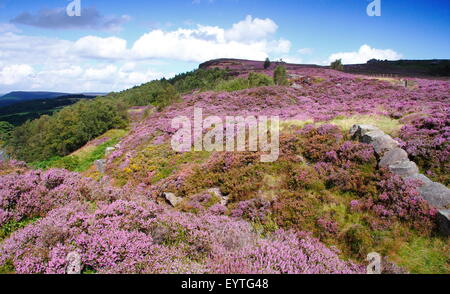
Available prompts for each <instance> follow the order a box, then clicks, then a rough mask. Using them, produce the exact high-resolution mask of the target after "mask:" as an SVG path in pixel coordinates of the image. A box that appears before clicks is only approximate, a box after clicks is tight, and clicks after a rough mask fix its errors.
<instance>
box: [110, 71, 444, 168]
mask: <svg viewBox="0 0 450 294" xmlns="http://www.w3.org/2000/svg"><path fill="white" fill-rule="evenodd" d="M330 72H331V73H332V74H331V73H330ZM290 74H297V75H302V76H307V77H311V78H312V79H313V80H314V78H315V77H323V80H321V81H320V82H314V83H309V84H302V86H301V87H300V88H293V87H275V86H273V87H260V88H254V89H247V90H243V91H237V92H231V93H228V92H220V93H217V92H203V93H194V94H188V95H185V96H183V99H182V101H181V102H180V103H176V104H174V105H172V106H170V107H168V108H167V109H165V110H164V111H163V112H158V113H154V114H151V115H150V116H149V117H148V118H146V119H145V120H144V121H142V122H141V123H140V124H137V125H136V126H135V127H134V128H133V130H132V131H131V132H130V134H129V135H128V136H127V137H126V138H125V139H124V140H123V144H121V148H120V149H119V150H118V151H117V152H114V154H112V155H111V157H110V163H111V162H113V159H114V158H115V159H118V158H126V156H127V155H131V156H134V155H135V153H136V149H138V147H139V146H140V145H142V144H146V143H150V142H153V140H154V139H158V141H162V140H163V138H165V140H168V139H169V138H170V136H171V135H172V134H174V132H175V131H176V130H174V129H172V128H171V127H170V126H171V120H172V119H173V118H174V117H177V116H186V117H189V118H192V117H193V113H194V108H195V107H197V108H203V109H204V116H205V117H206V116H211V115H215V116H219V117H221V118H224V117H225V116H227V115H234V116H236V115H242V116H246V115H255V114H258V115H268V116H272V115H278V116H279V117H280V119H281V120H300V121H305V120H314V121H327V120H331V119H334V118H336V117H345V116H351V115H357V114H374V115H384V116H388V117H393V118H401V117H403V116H406V115H408V114H411V113H415V112H421V113H424V114H428V115H431V116H434V115H435V114H439V113H446V109H448V107H449V105H450V104H449V103H450V102H449V100H448V89H449V84H448V82H445V81H431V80H420V79H416V80H415V83H416V84H417V86H416V87H415V88H414V89H406V88H404V87H401V86H398V85H394V84H391V83H389V82H386V81H378V80H374V79H362V78H357V77H355V76H352V75H348V74H342V73H336V72H334V71H327V70H324V69H309V68H305V69H301V70H300V69H298V70H296V71H292V72H290ZM447 112H448V111H447ZM124 160H125V159H124ZM122 162H123V161H122Z"/></svg>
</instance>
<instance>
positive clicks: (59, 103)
mask: <svg viewBox="0 0 450 294" xmlns="http://www.w3.org/2000/svg"><path fill="white" fill-rule="evenodd" d="M93 98H95V97H94V96H87V95H64V96H58V97H54V98H45V99H33V100H30V101H23V102H17V101H16V102H14V103H13V104H10V105H7V106H0V121H6V122H8V123H10V124H12V125H15V126H19V125H21V124H23V123H25V122H26V121H27V120H33V119H36V118H39V117H41V116H42V115H51V114H52V113H54V112H55V111H58V110H59V109H61V108H63V107H65V106H68V105H72V104H75V103H77V102H78V101H80V100H82V99H93ZM0 103H1V102H0Z"/></svg>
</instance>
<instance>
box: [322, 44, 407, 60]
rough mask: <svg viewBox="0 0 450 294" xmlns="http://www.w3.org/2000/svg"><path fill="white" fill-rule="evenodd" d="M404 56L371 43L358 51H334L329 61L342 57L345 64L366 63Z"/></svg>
mask: <svg viewBox="0 0 450 294" xmlns="http://www.w3.org/2000/svg"><path fill="white" fill-rule="evenodd" d="M402 57H403V56H402V55H401V54H399V53H397V52H395V51H394V50H391V49H385V50H383V49H375V48H371V47H370V46H369V45H363V46H361V48H359V50H358V51H357V52H340V53H334V54H332V55H331V56H330V57H329V58H328V61H329V62H332V61H335V60H336V59H342V63H344V64H358V63H366V62H367V61H369V60H370V59H373V58H375V59H381V60H386V59H387V60H398V59H401V58H402Z"/></svg>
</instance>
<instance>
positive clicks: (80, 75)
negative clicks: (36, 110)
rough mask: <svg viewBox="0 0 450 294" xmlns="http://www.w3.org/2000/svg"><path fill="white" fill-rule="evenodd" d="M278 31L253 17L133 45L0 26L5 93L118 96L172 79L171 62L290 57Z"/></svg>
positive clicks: (154, 35) (156, 33) (158, 34)
mask: <svg viewBox="0 0 450 294" xmlns="http://www.w3.org/2000/svg"><path fill="white" fill-rule="evenodd" d="M277 29H278V25H277V24H276V23H275V22H274V21H272V20H270V19H259V18H253V17H251V16H247V17H246V18H245V19H244V20H243V21H240V22H238V23H236V24H234V25H233V26H232V27H231V28H230V29H226V28H221V27H217V26H203V25H197V27H195V28H189V29H184V28H179V29H176V30H171V31H162V30H158V29H155V30H152V31H150V32H148V33H146V34H144V35H142V36H141V37H140V38H139V39H138V40H137V41H135V42H134V44H130V45H128V44H127V40H125V39H122V38H118V37H114V36H110V37H99V36H94V35H88V36H84V37H82V38H80V39H78V40H75V41H69V40H64V39H58V38H50V37H39V36H27V35H24V34H21V33H19V31H17V30H16V29H15V27H14V26H11V25H2V24H0V44H1V46H0V92H6V91H12V90H30V89H33V90H52V91H67V92H86V91H117V90H123V89H126V88H129V87H132V86H134V85H137V84H141V83H144V82H147V81H150V80H153V79H157V78H162V77H163V76H166V77H168V75H169V73H163V72H161V70H157V69H155V68H158V67H161V66H162V64H161V62H163V61H165V60H166V59H169V60H171V61H184V62H204V61H207V60H210V59H215V58H222V57H223V58H243V59H253V60H264V59H265V58H266V57H268V56H289V53H290V50H291V45H292V44H291V42H290V41H289V40H286V39H282V38H281V39H276V38H274V37H273V34H275V33H276V31H277ZM128 46H130V47H128Z"/></svg>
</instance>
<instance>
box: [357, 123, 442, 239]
mask: <svg viewBox="0 0 450 294" xmlns="http://www.w3.org/2000/svg"><path fill="white" fill-rule="evenodd" d="M350 135H351V136H352V138H353V139H354V140H358V141H360V142H363V143H367V144H370V145H372V146H373V148H374V150H375V152H376V154H377V156H378V159H379V161H378V165H379V167H380V168H388V169H389V170H390V171H391V172H392V173H393V174H395V175H398V176H401V177H403V178H407V179H415V180H419V181H420V182H421V183H422V185H421V186H420V187H419V193H420V195H421V196H422V197H423V198H424V199H425V200H426V201H427V202H428V203H429V204H430V205H431V206H433V207H435V208H436V209H437V210H438V211H439V215H438V218H437V219H438V226H439V230H440V232H441V233H442V234H443V235H444V236H447V237H448V236H449V235H450V210H449V209H448V208H450V189H449V188H447V187H446V186H444V185H442V184H440V183H435V182H433V181H432V180H430V179H429V178H428V177H426V176H425V175H423V174H421V173H420V172H419V168H418V166H417V164H416V163H414V162H413V161H411V160H409V157H408V154H407V153H406V151H405V150H403V149H402V148H400V146H399V143H398V142H397V141H395V140H394V139H393V138H392V137H391V136H389V135H387V134H385V133H384V132H383V131H381V130H380V129H378V128H377V127H374V126H371V125H354V126H353V127H352V129H351V130H350Z"/></svg>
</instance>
